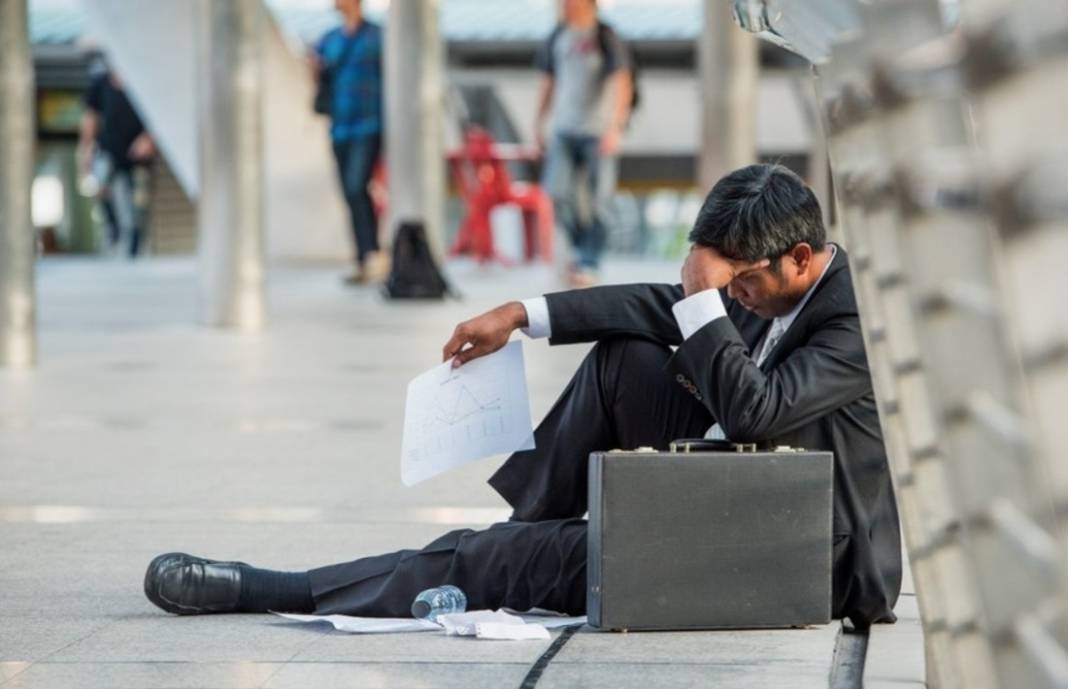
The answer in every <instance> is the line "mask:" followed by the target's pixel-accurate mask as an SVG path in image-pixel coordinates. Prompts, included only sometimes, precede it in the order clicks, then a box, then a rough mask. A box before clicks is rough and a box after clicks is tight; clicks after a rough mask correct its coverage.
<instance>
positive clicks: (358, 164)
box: [334, 134, 382, 263]
mask: <svg viewBox="0 0 1068 689" xmlns="http://www.w3.org/2000/svg"><path fill="white" fill-rule="evenodd" d="M381 147H382V137H381V136H379V135H378V134H372V135H370V136H357V137H354V138H352V139H346V140H345V141H335V142H334V159H335V160H337V171H338V178H339V179H340V181H341V191H342V192H343V193H344V194H345V203H347V204H348V206H349V216H350V218H351V221H352V241H353V243H354V244H355V247H356V260H357V261H358V262H359V263H363V260H364V258H366V257H367V254H369V253H371V252H372V251H378V218H376V217H375V207H374V202H373V201H372V200H371V194H370V192H368V191H367V183H368V182H370V181H371V175H372V174H373V173H374V169H375V163H376V162H377V161H378V152H379V150H380V149H381Z"/></svg>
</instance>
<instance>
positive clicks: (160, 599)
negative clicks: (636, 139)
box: [145, 165, 901, 626]
mask: <svg viewBox="0 0 1068 689" xmlns="http://www.w3.org/2000/svg"><path fill="white" fill-rule="evenodd" d="M825 234H826V233H825V230H824V227H823V222H822V216H821V213H820V208H819V203H818V202H817V200H816V198H815V196H814V195H813V194H812V191H811V190H810V189H809V188H808V187H806V186H805V185H804V183H803V182H802V181H801V180H800V179H799V178H798V177H797V176H796V175H794V174H793V173H792V172H790V171H789V170H787V169H786V168H783V167H780V166H769V165H752V166H749V167H746V168H742V169H740V170H737V171H735V172H733V173H731V174H730V175H728V176H726V177H724V178H723V179H722V180H720V181H719V182H718V183H717V184H716V185H715V187H714V188H713V189H712V191H711V192H710V193H709V195H708V197H707V199H706V200H705V202H704V205H703V206H702V208H701V211H700V213H699V214H698V217H697V220H696V222H695V223H694V228H693V231H692V232H691V234H690V239H691V241H692V242H693V247H692V249H691V251H690V253H689V255H688V256H687V258H686V262H685V263H684V264H683V267H682V284H681V285H675V286H672V285H649V284H638V285H619V286H605V287H597V288H592V289H587V290H575V291H569V292H561V293H557V294H550V295H547V296H546V297H543V298H538V299H532V300H527V301H525V302H512V303H509V304H505V305H503V306H500V307H498V308H496V309H494V310H492V311H490V312H488V313H485V314H483V315H481V316H478V317H477V318H474V319H472V320H470V321H467V322H464V323H461V324H460V325H459V326H458V327H457V328H456V331H455V332H454V334H453V336H452V338H451V339H450V340H449V341H448V343H446V345H445V348H444V351H443V356H444V358H445V359H446V360H448V359H450V358H451V359H453V362H454V365H456V366H460V365H463V364H464V363H466V362H468V361H470V360H471V359H474V358H476V357H479V356H483V355H485V354H488V353H490V352H493V351H496V350H497V349H499V348H501V347H502V346H504V344H505V343H506V342H507V341H508V338H509V337H510V336H511V334H512V333H513V332H514V330H516V329H517V328H524V329H526V330H527V333H528V334H529V335H531V336H535V337H536V336H548V337H549V338H550V342H551V343H552V344H565V343H574V342H594V341H595V342H597V344H596V345H595V346H594V347H593V349H592V350H591V351H590V353H589V355H588V356H587V357H586V359H585V361H584V362H583V363H582V365H581V366H580V367H579V369H578V371H577V372H576V373H575V376H574V378H573V379H572V380H571V382H570V384H569V385H568V386H567V388H566V389H565V390H564V392H563V394H562V395H561V397H560V399H559V400H558V401H557V402H556V404H555V405H554V406H553V408H552V409H551V410H550V411H549V413H548V415H547V416H546V417H545V419H544V420H543V421H542V422H541V424H540V425H539V426H538V428H537V430H536V431H535V444H536V448H535V449H533V450H528V451H524V452H517V453H516V454H514V455H512V456H511V457H510V458H509V459H508V460H507V461H506V462H505V463H504V465H503V466H501V468H500V469H499V470H498V471H497V473H495V474H494V475H493V477H492V478H491V479H490V484H491V485H492V486H493V487H494V488H495V489H496V490H497V491H498V492H499V493H500V494H501V495H502V496H503V497H504V498H505V499H506V500H507V501H508V502H509V504H510V505H511V506H512V507H513V508H514V513H513V516H512V519H511V520H510V521H508V522H506V523H502V524H495V525H493V526H492V527H490V528H489V529H485V530H482V531H474V530H470V529H461V530H457V531H453V532H450V533H448V534H445V535H444V536H442V537H440V538H439V539H437V540H435V541H434V542H433V543H430V544H429V545H427V546H426V547H424V548H422V549H421V550H402V551H398V552H395V553H389V554H385V555H380V556H376V557H368V558H361V559H359V560H355V561H353V562H348V563H342V564H338V565H331V566H328V567H322V568H318V569H313V570H310V571H309V572H273V571H270V570H262V569H256V568H252V567H249V566H248V565H245V564H243V563H232V562H216V561H212V560H205V559H202V558H197V557H193V556H190V555H184V554H181V553H169V554H166V555H161V556H159V557H157V558H156V559H155V560H153V562H152V563H151V564H150V565H149V569H148V572H147V573H146V577H145V592H146V594H147V595H148V597H149V599H150V600H152V602H154V603H155V604H156V605H158V606H159V607H161V608H163V609H164V610H168V611H170V612H175V613H179V614H196V613H206V612H231V611H246V612H252V611H266V610H292V611H304V612H311V611H315V612H317V613H321V614H329V613H347V614H352V615H371V616H373V615H382V616H403V615H407V614H408V609H409V606H410V605H411V602H412V600H413V598H414V597H415V595H416V594H417V593H418V592H419V591H421V590H423V589H426V588H430V587H432V586H438V585H440V584H445V583H451V584H455V585H457V586H459V587H460V588H461V589H463V590H464V591H465V592H466V593H467V595H468V599H469V602H470V606H471V607H472V608H476V609H477V608H498V607H510V608H513V609H517V610H526V609H529V608H533V607H540V608H548V609H553V610H559V611H562V612H567V613H571V614H581V613H583V612H584V611H585V604H586V522H585V520H583V519H582V517H583V515H584V514H585V512H586V499H587V497H586V492H587V473H586V471H587V468H586V465H587V457H588V455H589V453H590V452H592V451H595V450H605V449H611V448H616V447H622V448H633V447H639V446H653V447H661V448H663V447H666V446H667V445H668V443H669V442H670V441H671V440H673V439H675V438H680V437H694V436H700V435H706V436H707V437H727V438H730V439H731V440H734V441H737V442H747V443H758V444H761V445H792V446H797V447H805V448H809V449H823V450H831V451H833V452H834V458H835V497H834V560H835V561H834V594H833V598H834V615H835V616H836V617H849V618H851V619H852V621H853V622H854V623H855V624H857V625H859V626H866V625H868V624H870V623H872V622H887V621H893V620H894V615H893V612H892V608H893V606H894V603H895V601H896V600H897V595H898V592H899V589H900V585H901V560H900V535H899V526H898V518H897V508H896V505H895V502H894V493H893V487H892V484H891V480H890V474H889V470H888V467H887V461H886V452H885V450H884V448H883V442H882V434H881V430H880V427H879V417H878V415H877V413H876V408H875V399H874V396H873V393H872V387H871V379H870V375H869V372H868V364H867V359H866V357H865V354H864V343H863V341H862V339H861V332H860V322H859V319H858V315H857V306H856V300H855V298H854V295H853V285H852V282H851V280H850V275H849V266H848V262H847V259H846V255H845V251H844V250H842V249H841V248H839V247H836V246H834V245H831V244H828V243H827V242H826V238H825ZM673 347H677V349H675V350H673V349H672V348H673Z"/></svg>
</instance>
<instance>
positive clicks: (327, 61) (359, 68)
mask: <svg viewBox="0 0 1068 689" xmlns="http://www.w3.org/2000/svg"><path fill="white" fill-rule="evenodd" d="M334 6H335V8H336V9H337V11H338V12H339V13H340V14H341V20H342V21H341V26H339V27H337V28H335V29H333V30H331V31H329V32H327V33H326V34H325V35H324V36H323V37H322V38H321V39H320V40H319V43H318V45H317V46H316V49H315V55H314V57H313V61H312V64H313V70H314V73H315V78H316V82H317V84H318V91H317V92H316V97H315V109H316V111H317V112H320V113H322V114H326V115H329V116H330V139H331V141H332V143H333V147H334V158H335V159H336V160H337V169H338V178H339V180H340V182H341V190H342V192H343V193H344V195H345V202H346V203H347V204H348V207H349V214H350V217H351V222H352V238H353V244H354V246H355V250H356V270H355V271H354V272H353V273H352V274H351V275H348V276H346V278H345V282H346V283H348V284H365V283H368V282H377V281H379V280H381V279H382V278H384V277H385V275H386V274H387V273H388V272H389V260H388V258H387V257H386V256H385V254H383V253H382V251H381V250H380V249H379V246H378V219H377V217H376V216H375V209H374V203H373V201H372V199H371V194H370V192H369V191H368V189H367V185H368V183H369V182H370V180H371V176H372V174H373V173H374V169H375V165H376V164H377V162H378V157H379V153H380V151H381V148H382V42H383V35H382V29H381V27H379V26H378V25H377V24H374V23H372V22H370V21H367V19H366V18H364V16H363V8H362V5H361V2H360V0H335V2H334Z"/></svg>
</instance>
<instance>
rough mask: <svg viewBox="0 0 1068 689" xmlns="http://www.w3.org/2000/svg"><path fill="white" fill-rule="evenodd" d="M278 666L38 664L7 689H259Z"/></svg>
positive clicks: (6, 688) (104, 663)
mask: <svg viewBox="0 0 1068 689" xmlns="http://www.w3.org/2000/svg"><path fill="white" fill-rule="evenodd" d="M281 667H282V665H280V664H274V663H252V662H246V663H203V662H194V663H138V662H132V663H107V662H94V663H37V664H35V665H33V666H31V667H30V668H29V669H28V670H26V671H25V672H23V673H21V674H19V675H18V676H17V677H15V678H14V679H13V680H11V681H10V682H8V683H7V684H4V685H3V686H4V689H207V688H209V687H210V688H212V689H257V688H258V687H262V686H263V684H264V683H265V682H266V681H267V680H268V679H269V678H270V677H271V676H272V675H274V674H275V673H276V672H278V670H279V669H281Z"/></svg>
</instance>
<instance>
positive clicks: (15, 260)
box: [0, 0, 36, 368]
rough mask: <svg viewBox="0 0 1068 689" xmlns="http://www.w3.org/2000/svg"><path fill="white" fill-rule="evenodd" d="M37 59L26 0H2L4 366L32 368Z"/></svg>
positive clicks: (0, 300) (0, 286) (0, 284)
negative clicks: (32, 195) (32, 194)
mask: <svg viewBox="0 0 1068 689" xmlns="http://www.w3.org/2000/svg"><path fill="white" fill-rule="evenodd" d="M33 94H34V90H33V60H32V58H31V55H30V41H29V24H28V20H27V9H26V0H0V366H10V367H13V368H23V367H28V366H32V365H33V363H34V358H35V342H34V284H33V261H34V251H35V248H36V241H35V237H34V231H33V223H32V222H31V220H30V185H31V184H32V181H33V149H34V138H35V132H34V122H33V102H34V98H33Z"/></svg>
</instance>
